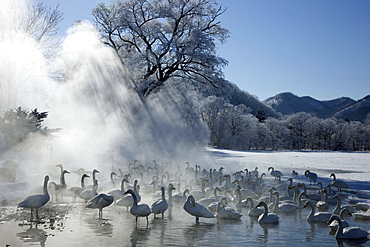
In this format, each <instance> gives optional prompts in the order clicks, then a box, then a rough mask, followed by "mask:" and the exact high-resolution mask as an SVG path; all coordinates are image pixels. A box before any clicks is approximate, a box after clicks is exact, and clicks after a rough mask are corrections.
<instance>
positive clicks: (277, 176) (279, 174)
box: [267, 166, 284, 181]
mask: <svg viewBox="0 0 370 247" xmlns="http://www.w3.org/2000/svg"><path fill="white" fill-rule="evenodd" d="M270 170H271V172H270V174H271V175H272V176H274V177H275V180H279V181H281V177H282V176H284V174H283V173H282V172H281V171H278V170H275V169H274V168H273V167H272V166H270V167H269V168H268V170H267V171H270Z"/></svg>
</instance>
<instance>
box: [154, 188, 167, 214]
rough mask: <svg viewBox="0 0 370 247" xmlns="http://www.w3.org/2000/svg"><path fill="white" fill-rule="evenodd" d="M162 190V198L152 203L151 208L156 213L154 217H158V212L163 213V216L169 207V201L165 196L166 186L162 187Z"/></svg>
mask: <svg viewBox="0 0 370 247" xmlns="http://www.w3.org/2000/svg"><path fill="white" fill-rule="evenodd" d="M161 192H162V195H161V199H159V200H156V201H155V202H153V203H152V208H151V209H152V213H153V214H154V218H155V217H156V215H157V214H162V218H163V214H164V212H165V211H166V210H167V208H168V203H167V200H166V196H165V188H164V187H163V186H162V187H161Z"/></svg>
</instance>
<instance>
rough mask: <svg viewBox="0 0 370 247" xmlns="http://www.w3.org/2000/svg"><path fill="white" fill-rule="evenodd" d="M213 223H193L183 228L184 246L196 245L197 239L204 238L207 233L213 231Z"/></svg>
mask: <svg viewBox="0 0 370 247" xmlns="http://www.w3.org/2000/svg"><path fill="white" fill-rule="evenodd" d="M215 226H216V225H215V224H213V223H204V222H201V223H195V224H192V225H190V226H188V227H187V228H185V229H184V231H183V234H184V240H185V243H186V246H196V245H197V243H199V242H198V241H201V240H202V239H204V238H205V237H206V235H207V233H210V232H212V231H214V228H215Z"/></svg>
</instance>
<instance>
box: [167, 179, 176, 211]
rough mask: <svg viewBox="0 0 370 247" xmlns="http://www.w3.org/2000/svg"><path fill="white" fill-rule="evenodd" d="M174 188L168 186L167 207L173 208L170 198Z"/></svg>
mask: <svg viewBox="0 0 370 247" xmlns="http://www.w3.org/2000/svg"><path fill="white" fill-rule="evenodd" d="M175 189H176V188H175V187H174V186H173V184H169V185H168V202H167V203H168V206H169V207H172V206H173V198H172V191H173V190H175Z"/></svg>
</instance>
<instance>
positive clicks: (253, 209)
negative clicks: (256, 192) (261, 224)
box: [245, 197, 264, 217]
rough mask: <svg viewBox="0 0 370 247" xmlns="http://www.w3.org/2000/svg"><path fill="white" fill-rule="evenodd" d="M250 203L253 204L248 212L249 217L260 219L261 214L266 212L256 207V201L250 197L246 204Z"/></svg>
mask: <svg viewBox="0 0 370 247" xmlns="http://www.w3.org/2000/svg"><path fill="white" fill-rule="evenodd" d="M248 202H249V203H250V204H251V207H250V209H249V211H248V215H249V216H250V217H259V216H260V215H261V214H263V212H264V211H263V209H261V208H256V207H254V201H253V199H252V197H248V198H247V200H246V201H245V204H246V205H247V204H248Z"/></svg>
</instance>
